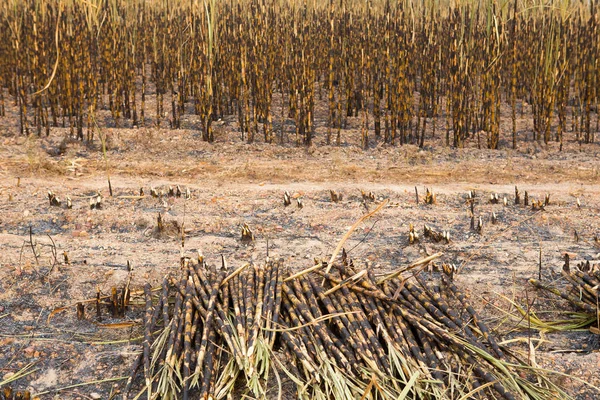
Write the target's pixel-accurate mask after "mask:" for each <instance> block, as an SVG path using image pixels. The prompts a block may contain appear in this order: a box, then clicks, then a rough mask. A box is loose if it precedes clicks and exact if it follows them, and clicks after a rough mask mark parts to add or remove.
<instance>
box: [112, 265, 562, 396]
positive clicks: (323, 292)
mask: <svg viewBox="0 0 600 400" xmlns="http://www.w3.org/2000/svg"><path fill="white" fill-rule="evenodd" d="M342 258H343V262H342V263H341V265H335V264H334V266H335V269H334V270H332V271H331V273H329V272H324V271H326V270H328V269H324V268H322V267H323V266H324V265H323V264H318V265H316V266H315V267H313V268H310V269H309V270H308V271H309V272H306V271H305V272H302V273H296V274H294V275H291V276H290V275H288V274H286V273H284V271H283V268H282V267H281V264H279V263H273V262H270V261H267V262H266V263H265V264H263V265H260V266H250V265H247V264H246V265H244V266H242V267H240V268H238V269H236V270H235V271H233V272H231V273H228V272H227V270H226V267H225V262H224V261H223V263H222V264H223V266H222V268H221V269H219V270H217V269H215V268H209V267H207V266H206V264H205V263H204V261H203V258H202V257H199V259H198V261H196V260H192V259H188V258H184V259H183V260H182V264H181V270H180V276H179V277H178V278H177V279H169V278H165V279H164V281H163V285H162V288H160V289H159V290H154V291H153V290H152V289H151V287H150V285H146V287H145V288H144V292H145V299H146V309H145V313H144V317H143V321H144V341H143V345H142V352H141V354H140V355H139V357H138V358H137V359H136V361H135V363H134V366H133V368H132V374H131V376H130V378H129V380H128V381H127V384H126V387H125V390H124V397H123V398H124V399H127V398H129V395H130V393H131V390H132V388H133V387H134V385H135V384H136V382H138V381H139V380H138V379H136V377H138V376H139V377H140V378H141V380H142V381H143V383H142V384H141V386H142V387H140V388H138V389H137V390H138V395H137V396H136V397H135V398H140V397H141V398H147V399H151V398H162V399H175V398H177V399H179V398H182V399H188V398H202V399H206V398H214V399H222V398H225V397H228V396H233V395H234V394H237V395H239V396H242V395H244V394H245V395H249V396H252V397H254V398H269V396H268V393H267V387H268V386H269V371H270V370H274V371H275V374H273V375H274V376H275V377H276V378H277V380H278V381H279V380H280V374H279V373H278V371H283V372H284V373H285V375H287V376H288V377H289V379H290V381H291V382H293V383H294V384H295V385H296V389H297V397H298V398H301V399H315V398H316V399H329V398H336V399H356V398H361V397H362V398H384V399H385V398H414V399H417V398H418V399H421V398H436V399H446V398H454V397H455V396H456V395H457V394H458V395H459V396H463V397H465V398H473V397H481V398H505V399H516V398H526V397H527V396H530V397H532V398H537V399H550V398H552V399H556V398H565V397H567V396H566V395H565V394H564V393H563V392H562V391H561V390H560V389H559V388H558V387H556V386H554V385H553V384H552V383H551V382H550V381H549V380H548V379H547V378H546V377H545V376H544V375H543V374H541V373H537V374H536V375H535V378H536V380H535V383H532V382H534V380H528V379H527V377H530V378H531V377H533V376H532V375H533V374H534V373H535V371H536V370H535V368H532V367H530V366H529V365H526V364H524V363H522V362H521V361H519V360H518V359H517V358H516V356H514V355H512V354H510V353H507V352H506V350H505V349H501V348H500V346H499V345H498V344H497V343H496V340H495V339H494V336H493V335H492V334H491V332H490V330H489V329H488V328H487V326H486V325H485V324H484V323H483V321H482V320H481V319H480V318H479V316H478V315H477V313H476V312H475V310H474V309H473V307H472V306H471V305H470V304H469V300H468V299H467V296H466V295H465V294H464V293H462V292H461V291H460V290H459V289H458V288H457V287H456V286H455V285H454V283H453V282H452V281H451V280H450V279H448V278H446V277H443V278H442V279H441V283H439V284H431V283H426V282H425V281H424V280H423V279H422V278H419V277H418V276H416V277H415V278H414V280H415V282H414V283H413V282H412V281H411V280H406V279H403V278H402V276H401V275H400V274H390V275H388V276H386V277H384V278H382V279H379V280H375V279H374V278H373V277H372V276H371V274H370V273H369V272H368V271H367V270H362V271H357V270H356V269H355V267H354V265H353V263H352V262H351V261H350V260H348V259H347V257H345V253H343V257H342ZM153 292H155V293H158V295H153ZM275 347H277V348H281V349H282V350H287V351H282V352H278V353H277V354H275V353H274V348H275ZM282 357H285V358H287V360H283V359H282ZM521 367H522V368H521ZM137 385H139V383H137ZM236 391H246V392H245V393H238V392H236ZM144 395H145V396H144Z"/></svg>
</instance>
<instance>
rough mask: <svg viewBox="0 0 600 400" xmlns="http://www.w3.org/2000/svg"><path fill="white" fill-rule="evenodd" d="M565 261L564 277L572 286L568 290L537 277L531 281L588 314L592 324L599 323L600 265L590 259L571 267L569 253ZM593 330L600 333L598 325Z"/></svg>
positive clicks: (566, 254) (537, 286)
mask: <svg viewBox="0 0 600 400" xmlns="http://www.w3.org/2000/svg"><path fill="white" fill-rule="evenodd" d="M564 257H565V263H564V265H563V268H562V270H561V275H562V277H563V278H564V279H565V280H566V282H567V283H568V285H570V288H569V289H567V290H564V289H559V288H557V287H555V286H552V285H549V284H545V283H542V282H541V281H539V280H537V279H530V280H529V283H531V284H532V285H533V286H535V287H536V288H538V289H541V290H544V291H547V292H550V293H552V294H554V295H556V296H559V297H562V298H563V299H565V300H567V301H568V302H569V303H571V304H572V305H573V306H575V307H576V308H577V309H579V310H580V311H583V312H584V313H585V314H586V315H588V316H589V318H587V320H588V322H589V323H591V324H597V323H598V304H600V302H599V299H600V296H599V294H598V293H599V290H600V268H599V267H600V265H594V264H590V262H589V260H588V261H584V262H580V263H578V264H577V265H576V266H574V267H571V265H570V259H569V257H570V256H569V253H565V256H564ZM590 329H591V330H592V331H595V332H596V331H597V332H596V333H600V331H598V328H597V327H592V328H590Z"/></svg>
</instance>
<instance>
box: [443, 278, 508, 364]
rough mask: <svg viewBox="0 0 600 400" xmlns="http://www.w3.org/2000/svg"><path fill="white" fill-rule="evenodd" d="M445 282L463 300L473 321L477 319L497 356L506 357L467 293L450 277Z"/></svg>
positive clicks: (480, 328)
mask: <svg viewBox="0 0 600 400" xmlns="http://www.w3.org/2000/svg"><path fill="white" fill-rule="evenodd" d="M443 282H444V283H445V284H446V285H447V286H448V287H449V288H450V290H451V291H452V294H454V296H455V297H456V298H457V299H458V300H459V301H460V302H461V304H462V305H463V307H464V308H465V309H466V310H467V312H468V313H469V314H471V316H472V317H473V321H475V323H476V324H477V327H478V328H479V330H480V331H481V333H483V337H484V338H485V339H486V340H487V341H488V342H489V344H490V346H491V348H492V350H493V351H494V353H495V354H496V356H498V357H499V358H502V357H504V354H503V353H502V350H500V347H499V346H498V344H497V343H496V340H495V339H494V337H493V336H492V335H490V331H489V329H488V328H487V326H486V325H485V324H484V323H483V322H481V321H480V319H479V316H478V315H477V313H476V312H475V309H474V308H473V307H472V306H471V304H470V303H469V302H468V301H467V298H466V297H465V295H464V294H463V293H462V292H461V291H460V290H458V288H457V287H456V286H455V285H454V283H452V282H451V281H449V280H448V279H444V280H443Z"/></svg>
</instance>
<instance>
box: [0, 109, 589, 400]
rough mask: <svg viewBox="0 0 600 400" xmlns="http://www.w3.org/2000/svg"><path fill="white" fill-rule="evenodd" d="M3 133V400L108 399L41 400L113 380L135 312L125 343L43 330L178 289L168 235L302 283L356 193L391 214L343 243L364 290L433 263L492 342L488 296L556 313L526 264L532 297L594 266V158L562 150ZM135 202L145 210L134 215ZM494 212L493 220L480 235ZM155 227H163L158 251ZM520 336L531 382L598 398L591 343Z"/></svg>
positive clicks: (129, 340) (96, 329) (83, 393)
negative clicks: (449, 268)
mask: <svg viewBox="0 0 600 400" xmlns="http://www.w3.org/2000/svg"><path fill="white" fill-rule="evenodd" d="M0 124H2V125H0V127H1V129H0V381H2V380H3V379H5V378H9V377H10V376H11V375H12V374H14V373H15V372H17V371H18V370H20V369H21V368H23V367H24V366H26V365H28V364H29V363H33V366H32V368H34V369H35V371H34V372H33V373H31V374H30V375H28V376H26V377H25V378H22V379H19V380H17V381H16V382H14V383H13V384H12V385H13V386H14V387H15V388H18V389H25V388H29V389H30V390H31V391H32V392H33V393H38V394H39V393H42V394H41V395H39V397H40V398H42V399H45V398H60V399H88V398H100V397H101V398H109V397H110V393H114V392H115V391H116V390H117V389H118V388H119V387H120V386H121V385H122V384H123V382H122V381H118V380H117V381H114V382H106V381H105V382H102V383H97V384H88V385H85V386H81V387H70V388H66V389H62V390H61V391H60V393H59V394H55V393H56V392H55V390H56V389H58V388H65V387H69V386H72V385H76V384H79V383H85V382H91V381H104V380H108V379H117V378H120V377H123V376H127V375H128V372H129V371H128V369H129V367H130V364H131V362H132V360H133V357H134V355H135V352H136V351H137V350H138V348H139V342H138V341H135V339H136V338H138V337H139V335H140V332H139V322H140V315H139V314H138V313H137V312H135V311H132V312H130V313H128V315H127V316H126V320H128V321H133V322H134V324H133V326H129V327H126V328H121V329H111V328H104V327H101V326H99V325H98V324H97V323H96V321H95V318H94V317H93V310H92V309H91V308H89V309H88V310H86V315H87V317H86V319H85V320H83V321H78V320H77V319H76V313H75V308H74V307H71V308H69V309H68V310H67V311H64V312H61V313H57V314H55V315H53V316H52V318H51V319H49V316H50V313H51V312H52V310H53V309H55V308H57V307H61V306H66V305H73V304H74V303H76V302H77V301H81V300H85V299H90V298H93V297H94V296H95V293H96V290H97V289H99V290H101V291H102V293H109V292H110V290H111V288H112V287H115V286H116V287H122V286H123V285H124V283H125V282H126V280H127V279H128V276H130V277H131V286H132V288H134V289H136V288H140V287H141V286H142V285H143V284H144V283H145V282H150V283H151V284H153V285H156V284H158V283H159V282H160V281H161V280H162V278H163V277H164V276H165V274H167V273H169V272H175V271H177V268H178V263H179V257H180V244H181V238H180V237H179V235H178V233H177V228H176V227H175V226H181V225H182V224H183V226H184V228H185V232H186V234H185V253H186V254H187V255H193V254H195V252H196V250H201V251H202V252H203V253H204V254H205V255H206V257H207V258H208V261H209V263H217V262H220V256H221V255H224V257H225V258H226V260H227V261H228V263H229V264H230V265H231V266H232V267H235V266H238V265H240V264H241V263H243V262H247V261H257V262H258V261H260V260H263V259H264V258H265V256H266V250H267V239H268V240H269V247H270V255H271V256H274V255H276V256H278V257H281V258H283V259H284V260H285V263H286V265H288V266H289V267H290V268H292V269H303V268H306V267H308V266H311V265H312V262H313V259H314V258H326V257H328V256H329V255H330V254H331V252H332V251H333V250H334V248H335V247H336V245H337V243H338V242H339V240H340V239H341V238H342V236H343V235H344V234H345V233H346V232H347V230H348V229H349V228H350V226H351V225H352V224H353V223H354V222H355V221H356V220H357V219H358V218H360V217H361V216H362V215H363V214H364V213H366V212H367V208H368V209H373V207H374V203H367V204H366V205H365V204H363V201H362V197H361V193H360V190H361V189H362V190H365V191H372V192H374V193H375V195H376V197H377V200H376V201H377V202H379V201H382V200H384V199H388V200H389V205H388V206H387V207H386V208H385V209H383V210H382V211H381V212H380V213H378V214H377V215H376V216H375V217H374V218H373V219H371V220H369V221H368V222H366V223H364V224H363V225H361V226H360V227H359V228H358V229H357V231H356V232H355V233H354V234H353V235H352V237H351V238H350V239H349V240H348V242H347V243H346V245H345V248H346V249H347V250H348V251H349V254H350V256H351V257H352V258H354V259H355V261H356V262H357V263H358V264H359V265H366V266H367V267H368V268H370V269H372V270H373V271H374V273H376V274H377V273H384V272H386V271H390V270H394V269H396V268H398V267H400V266H403V265H406V264H408V263H410V262H412V261H415V260H417V259H418V258H420V257H422V256H424V255H427V254H433V253H435V252H438V251H440V252H443V253H444V254H443V256H442V258H441V260H440V262H439V263H441V262H442V261H443V262H446V263H454V264H455V265H457V266H458V267H459V269H460V272H459V274H458V276H457V277H456V280H457V282H458V284H459V285H460V286H461V287H462V288H464V289H465V290H466V291H468V292H469V293H470V294H471V297H472V302H473V303H474V304H475V305H477V307H478V308H479V310H480V312H482V315H484V316H485V318H486V321H487V322H488V323H489V325H490V326H491V327H493V328H495V333H496V334H497V335H498V336H499V337H500V338H501V339H503V338H504V339H506V338H514V337H524V338H526V337H528V333H527V332H524V331H520V332H514V331H513V330H514V327H515V326H514V323H512V324H511V323H507V322H504V323H502V320H501V317H502V312H501V311H499V310H498V309H497V308H496V307H499V308H501V309H503V310H508V309H509V306H508V303H507V302H506V301H504V300H503V299H502V298H501V297H500V296H499V294H503V295H506V296H508V297H510V298H512V299H514V300H515V301H516V302H519V303H520V304H523V305H524V304H526V303H527V301H529V303H531V302H532V301H533V304H534V305H533V308H532V311H535V312H537V313H542V312H543V311H546V310H564V309H570V307H569V306H568V305H565V304H564V303H563V302H561V301H557V300H556V299H550V298H549V297H548V296H547V295H546V294H544V293H540V292H536V291H535V290H534V289H533V288H531V287H530V286H529V285H528V284H527V283H526V281H527V279H528V278H530V277H536V276H537V275H538V272H539V271H538V268H539V267H538V265H539V253H540V248H541V250H542V253H541V260H542V275H543V277H544V279H545V280H547V281H548V280H551V279H554V276H555V273H556V272H557V271H559V270H560V268H561V266H562V254H563V252H565V251H566V252H570V253H572V262H574V263H576V262H578V261H581V260H591V261H592V263H594V262H595V263H598V264H599V266H600V247H599V246H598V244H597V243H595V242H594V236H595V235H600V212H599V210H600V180H599V173H600V162H599V161H598V160H599V159H600V158H599V154H600V147H599V146H598V145H588V146H579V145H578V144H575V143H570V144H567V146H566V147H565V151H563V152H558V151H557V148H556V146H554V145H550V146H548V147H545V146H542V145H539V144H538V143H523V144H521V146H520V148H519V150H517V151H512V150H500V151H488V150H478V149H476V148H475V147H474V145H472V144H471V145H470V146H469V148H466V149H460V150H456V149H449V148H446V147H444V146H442V145H440V146H435V147H434V148H427V149H425V150H420V149H418V148H417V147H415V146H402V147H400V146H393V147H392V146H384V145H373V148H372V149H370V150H369V151H366V152H365V151H363V150H361V149H359V148H358V147H357V146H356V145H355V142H356V141H357V140H358V139H357V138H356V130H354V136H352V135H353V133H352V132H353V131H352V124H358V122H357V121H353V120H351V121H350V128H349V130H348V131H347V132H345V133H346V134H347V135H348V139H347V141H346V145H344V146H341V147H335V146H321V145H319V146H315V147H311V148H309V149H305V148H298V147H295V146H293V145H291V144H288V145H284V146H281V145H269V144H264V143H255V144H252V145H247V144H243V143H240V142H239V139H238V135H239V134H237V133H235V129H234V127H233V125H234V123H233V121H232V120H225V121H222V122H220V123H217V124H216V129H217V142H216V143H214V144H207V143H203V142H201V141H200V137H199V134H198V131H196V130H194V129H182V130H177V131H171V130H167V129H155V128H138V129H117V128H107V129H105V130H104V133H105V134H106V135H107V147H108V151H107V154H106V158H103V155H102V152H101V151H100V146H99V144H98V143H97V142H96V143H95V145H84V144H82V143H79V142H76V141H73V140H70V139H68V138H66V136H65V135H66V134H67V132H68V130H65V129H59V128H56V129H53V132H52V134H51V136H50V137H48V138H41V139H38V138H34V137H30V138H26V137H20V136H15V135H14V126H13V123H12V122H9V121H6V120H4V121H0ZM353 141H354V143H353ZM107 175H110V179H111V183H112V187H113V191H114V193H113V197H110V196H109V193H108V184H107ZM170 185H172V186H175V185H180V187H181V188H182V190H185V189H186V188H189V189H190V191H191V194H192V197H191V199H189V200H186V199H184V198H174V197H166V196H165V197H163V198H153V197H151V196H149V194H150V187H155V188H157V189H158V190H159V191H160V190H163V191H166V190H167V189H168V187H169V186H170ZM515 185H518V187H519V190H520V191H521V193H522V194H524V192H525V191H528V193H529V196H530V198H531V199H543V198H544V196H545V194H550V196H551V197H550V199H551V205H550V206H548V207H547V208H546V210H545V211H542V212H535V211H532V210H531V208H530V207H523V206H522V205H521V206H516V205H514V204H513V198H514V186H515ZM142 187H143V189H144V191H145V194H146V196H145V197H143V198H135V196H136V195H138V194H139V191H140V188H142ZM415 187H417V189H418V191H419V195H420V198H421V201H420V203H419V204H416V201H415ZM425 188H430V189H431V190H433V191H434V192H435V194H436V196H437V204H435V205H425V204H423V202H422V199H423V197H424V193H425ZM332 189H333V190H336V191H338V192H340V193H342V194H343V200H342V201H341V202H338V203H334V202H332V201H331V200H330V195H329V190H332ZM48 190H52V191H53V192H54V193H55V194H56V195H57V196H58V197H59V198H60V199H61V200H62V201H63V203H64V202H65V199H66V197H67V196H70V198H71V199H72V201H73V208H72V209H70V210H69V209H66V208H65V207H64V205H63V206H62V207H52V206H50V204H49V201H48V197H47V191H48ZM286 190H287V191H289V192H290V193H291V194H292V195H293V197H300V198H302V201H303V204H304V207H303V208H302V209H299V208H298V207H297V206H296V204H295V203H293V204H292V205H291V206H289V207H284V205H283V201H282V196H283V193H284V191H286ZM468 190H475V191H476V193H477V194H478V199H479V200H478V204H477V206H476V207H475V215H476V217H479V216H481V217H482V220H483V222H484V229H483V233H482V234H478V233H476V232H473V231H471V230H470V217H469V214H468V213H469V209H468V206H467V204H466V201H465V198H466V193H467V191H468ZM97 192H100V193H101V194H102V196H103V207H102V209H100V210H90V207H89V198H90V197H91V196H93V195H95V194H96V193H97ZM491 193H498V194H499V196H500V199H502V198H503V197H505V196H506V197H507V199H508V206H506V207H505V206H503V205H502V204H499V205H492V204H489V201H488V199H489V196H490V194H491ZM577 198H579V199H580V203H581V208H578V207H577V205H576V199H577ZM492 212H495V213H496V214H497V215H498V223H497V224H495V225H493V224H491V222H490V216H491V213H492ZM159 213H161V215H162V216H163V218H164V220H165V221H166V222H165V223H166V225H167V229H166V233H163V234H160V235H159V234H157V233H156V220H157V215H158V214H159ZM243 223H247V224H248V225H249V226H250V227H251V228H252V229H253V231H254V233H255V235H256V240H255V242H254V243H252V244H250V245H245V244H242V243H241V241H240V226H241V225H242V224H243ZM410 223H412V224H414V225H415V227H417V229H419V230H421V229H422V227H423V225H424V224H428V225H430V226H432V227H434V228H435V229H437V230H440V231H441V230H447V231H449V232H450V234H451V237H452V240H451V243H450V244H447V245H446V244H436V243H433V242H431V241H430V240H427V239H424V240H423V241H422V242H421V243H419V244H414V245H409V243H408V236H407V233H408V226H409V224H410ZM30 229H31V233H32V236H31V237H30ZM575 231H576V232H577V235H578V236H579V240H578V241H576V240H575ZM31 241H33V243H34V249H35V251H36V256H34V252H33V250H32V246H31ZM65 252H66V254H67V255H68V259H69V263H68V264H67V263H65V259H64V253H65ZM127 262H130V264H131V266H132V271H131V273H129V272H128V271H127V266H126V265H127ZM439 263H438V264H439ZM540 315H542V316H545V317H547V318H553V317H555V315H554V316H553V315H551V314H543V313H542V314H540ZM118 321H119V320H112V319H110V318H107V319H106V320H104V321H103V323H110V322H118ZM530 336H531V337H533V338H534V339H539V338H541V337H542V338H543V339H545V341H544V342H542V344H540V345H539V346H538V347H537V349H536V351H535V356H536V360H537V362H538V364H540V365H541V366H544V367H548V368H552V369H556V370H557V371H560V372H562V373H567V374H572V375H573V376H575V377H578V378H581V379H583V380H585V381H588V382H589V383H590V384H592V385H596V386H600V377H599V376H598V375H597V374H596V373H595V372H594V371H596V370H597V368H598V367H599V366H600V353H599V352H598V348H599V346H598V340H597V337H595V336H594V335H593V334H591V333H590V332H589V331H587V330H583V331H580V332H568V333H552V334H547V335H543V336H540V334H539V333H537V332H531V335H530ZM534 343H537V342H534ZM514 347H515V351H519V350H520V349H521V348H520V347H519V345H514ZM557 379H559V380H561V382H563V381H564V386H565V387H566V388H567V389H568V391H569V392H570V393H571V394H572V395H573V396H574V397H577V398H581V399H584V398H589V399H592V398H598V396H600V393H598V392H597V391H594V390H593V389H591V388H590V387H589V386H585V385H584V384H582V383H581V382H579V381H576V380H573V379H566V378H562V377H559V376H557ZM55 396H57V397H55ZM97 396H100V397H97Z"/></svg>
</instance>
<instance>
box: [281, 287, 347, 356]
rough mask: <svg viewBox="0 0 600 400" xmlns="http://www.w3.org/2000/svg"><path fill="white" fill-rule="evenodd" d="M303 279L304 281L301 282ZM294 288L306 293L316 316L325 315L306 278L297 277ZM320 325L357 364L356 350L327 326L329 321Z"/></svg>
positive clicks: (305, 295) (298, 291)
mask: <svg viewBox="0 0 600 400" xmlns="http://www.w3.org/2000/svg"><path fill="white" fill-rule="evenodd" d="M300 280H302V282H300ZM293 285H294V289H295V290H296V293H302V294H303V295H304V299H305V300H306V301H307V304H308V307H309V310H310V312H311V314H312V315H313V316H314V317H315V318H319V317H321V316H322V315H323V313H322V312H321V309H320V307H319V305H318V303H317V298H316V297H315V294H314V292H313V291H312V288H311V287H310V286H309V285H308V283H307V282H306V281H305V279H304V278H299V279H295V280H294V281H293ZM319 325H323V327H324V329H325V330H327V331H328V334H329V336H330V337H331V338H332V340H333V342H334V345H335V346H336V347H337V348H339V349H340V350H341V351H342V354H344V356H346V358H347V359H348V361H349V362H350V365H351V366H356V365H357V363H358V361H357V359H356V356H355V355H354V352H353V351H352V350H351V349H349V348H348V346H346V344H345V342H346V341H344V342H342V341H341V340H340V338H339V337H338V336H337V335H335V334H334V333H333V332H332V331H331V330H330V329H328V328H327V325H328V324H327V323H319Z"/></svg>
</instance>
